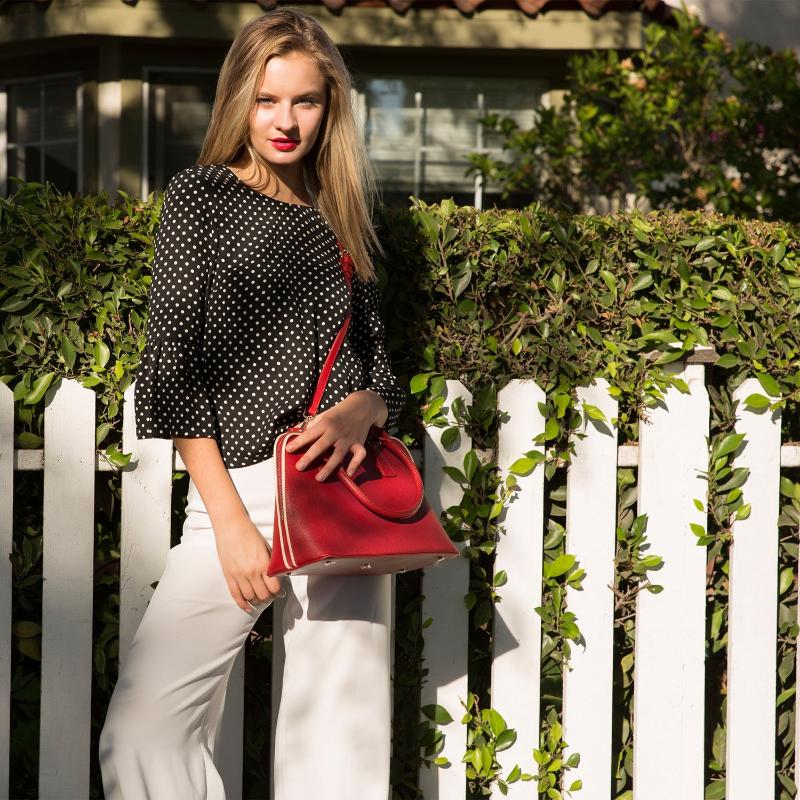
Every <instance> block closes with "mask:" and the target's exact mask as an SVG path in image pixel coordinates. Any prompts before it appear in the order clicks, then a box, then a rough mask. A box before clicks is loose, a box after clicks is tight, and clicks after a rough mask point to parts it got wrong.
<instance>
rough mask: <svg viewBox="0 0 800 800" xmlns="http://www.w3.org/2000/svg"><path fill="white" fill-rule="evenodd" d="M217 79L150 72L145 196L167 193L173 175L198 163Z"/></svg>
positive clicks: (208, 74)
mask: <svg viewBox="0 0 800 800" xmlns="http://www.w3.org/2000/svg"><path fill="white" fill-rule="evenodd" d="M217 77H218V73H217V72H214V71H213V70H199V69H198V70H186V71H183V70H181V71H180V72H165V71H163V70H148V71H147V74H146V78H145V92H146V101H147V114H146V118H147V122H148V125H147V137H146V143H147V151H146V152H145V154H144V163H145V164H146V165H147V172H146V175H145V181H143V183H144V185H143V187H142V194H143V195H145V196H146V195H147V194H148V193H149V192H153V191H158V192H160V191H163V190H164V189H165V188H166V186H167V183H168V182H169V179H170V178H171V177H172V176H173V175H175V174H176V173H178V172H180V171H181V170H182V169H185V168H186V167H190V166H192V164H194V163H196V161H197V157H198V156H199V155H200V150H201V149H202V146H203V140H204V138H205V135H206V130H207V129H208V124H209V122H210V121H211V109H212V108H213V106H214V93H215V91H216V85H217Z"/></svg>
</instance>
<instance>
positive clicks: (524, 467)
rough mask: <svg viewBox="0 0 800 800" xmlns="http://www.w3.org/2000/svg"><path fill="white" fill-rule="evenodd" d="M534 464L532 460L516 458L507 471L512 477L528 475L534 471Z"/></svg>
mask: <svg viewBox="0 0 800 800" xmlns="http://www.w3.org/2000/svg"><path fill="white" fill-rule="evenodd" d="M536 463H537V462H536V461H534V460H533V459H532V458H518V459H517V460H516V461H515V462H514V463H513V464H512V465H511V466H510V467H509V468H508V471H509V472H511V473H513V474H514V475H528V474H529V473H530V472H531V471H532V470H533V469H534V467H535V466H536Z"/></svg>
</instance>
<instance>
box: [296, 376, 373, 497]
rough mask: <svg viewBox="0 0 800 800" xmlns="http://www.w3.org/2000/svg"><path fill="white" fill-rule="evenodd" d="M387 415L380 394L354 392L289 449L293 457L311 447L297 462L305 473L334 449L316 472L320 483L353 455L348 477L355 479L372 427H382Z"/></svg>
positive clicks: (311, 425)
mask: <svg viewBox="0 0 800 800" xmlns="http://www.w3.org/2000/svg"><path fill="white" fill-rule="evenodd" d="M387 414H388V409H387V408H386V403H385V402H384V400H383V398H382V397H381V396H380V395H379V394H378V393H377V392H373V391H372V390H370V389H360V390H358V391H356V392H351V393H350V394H349V395H347V397H345V398H344V400H342V401H340V402H339V403H337V404H336V405H335V406H333V407H332V408H329V409H326V410H325V411H321V412H320V413H318V414H317V415H316V416H314V418H313V419H312V420H311V421H310V422H309V424H308V427H307V428H306V429H305V430H304V431H303V432H302V433H300V434H298V435H297V436H295V437H294V438H293V439H292V441H291V442H289V444H287V445H286V449H287V450H288V451H289V452H290V453H291V452H293V451H294V450H299V449H302V448H303V447H305V446H306V445H307V444H310V447H309V448H308V450H307V451H306V452H305V453H303V456H302V457H301V458H300V460H299V461H298V462H297V468H298V469H305V468H306V467H307V466H308V465H309V464H311V462H312V461H314V459H315V458H316V457H317V456H318V455H320V454H322V453H325V452H326V451H327V450H329V449H330V448H331V447H333V451H332V452H331V454H330V456H329V457H328V460H327V462H326V463H325V464H324V465H323V466H322V467H320V469H319V470H318V472H317V475H316V478H317V480H318V481H324V480H325V479H326V478H327V477H328V476H329V475H331V474H332V473H333V472H334V470H336V469H338V467H339V464H340V463H341V462H342V461H343V460H344V457H345V455H346V454H347V453H352V457H351V459H350V463H349V464H348V465H347V474H348V475H352V474H353V473H354V472H355V471H356V469H357V468H358V465H359V464H360V463H361V462H362V461H363V460H364V457H365V456H366V454H367V450H366V448H365V447H364V442H365V441H366V438H367V434H368V433H369V429H370V427H372V426H373V425H377V426H378V427H380V426H381V425H383V424H384V422H385V420H386V417H387Z"/></svg>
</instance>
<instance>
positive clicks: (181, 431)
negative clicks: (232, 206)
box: [134, 167, 216, 439]
mask: <svg viewBox="0 0 800 800" xmlns="http://www.w3.org/2000/svg"><path fill="white" fill-rule="evenodd" d="M211 191H212V189H211V188H210V187H209V186H208V185H207V183H205V182H204V181H203V175H202V173H199V172H197V171H194V170H192V168H191V167H190V168H188V169H186V170H183V171H182V172H179V173H177V174H176V175H175V176H173V177H172V178H171V179H170V181H169V183H168V185H167V189H166V192H165V193H164V202H163V205H162V208H161V215H160V220H159V225H158V230H157V233H156V240H155V248H154V257H153V267H152V280H151V284H150V294H149V309H148V317H147V323H146V331H145V347H144V350H143V352H142V357H141V360H140V362H139V367H138V370H137V373H136V382H135V386H134V405H135V416H136V436H137V438H139V439H170V438H172V437H173V436H180V437H184V436H186V437H211V438H216V428H215V416H214V414H213V411H212V406H211V403H210V401H209V397H208V393H207V391H206V386H205V382H204V378H203V357H202V349H201V344H202V341H201V340H202V330H203V322H204V317H205V293H206V282H207V279H208V276H209V270H211V269H212V267H213V261H214V249H215V248H214V230H213V225H212V220H211V216H212V214H211V203H212V200H213V197H212V195H211Z"/></svg>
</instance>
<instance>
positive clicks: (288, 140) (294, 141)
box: [270, 139, 300, 144]
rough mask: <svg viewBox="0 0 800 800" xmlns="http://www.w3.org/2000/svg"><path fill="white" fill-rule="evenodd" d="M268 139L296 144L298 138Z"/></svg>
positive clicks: (280, 142) (279, 142)
mask: <svg viewBox="0 0 800 800" xmlns="http://www.w3.org/2000/svg"><path fill="white" fill-rule="evenodd" d="M270 141H273V142H278V144H297V143H298V142H299V141H300V140H299V139H271V140H270Z"/></svg>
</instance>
